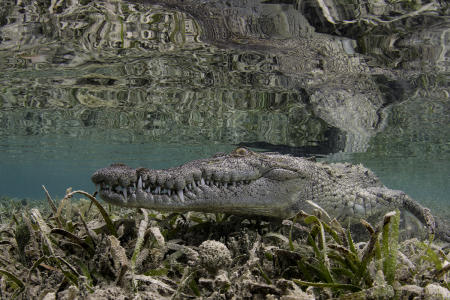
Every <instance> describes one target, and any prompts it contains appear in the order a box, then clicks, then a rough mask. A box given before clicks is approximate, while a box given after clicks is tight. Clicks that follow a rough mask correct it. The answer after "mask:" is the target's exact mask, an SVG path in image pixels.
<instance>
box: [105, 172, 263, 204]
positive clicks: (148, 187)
mask: <svg viewBox="0 0 450 300" xmlns="http://www.w3.org/2000/svg"><path fill="white" fill-rule="evenodd" d="M253 181H255V179H253V180H240V181H232V182H224V181H218V180H211V179H205V178H203V177H202V178H200V180H194V181H192V182H191V183H188V184H186V186H185V187H184V188H183V189H173V188H172V189H171V188H167V187H165V186H164V185H158V184H152V183H150V182H145V181H143V180H142V177H139V178H138V181H137V183H136V182H132V183H131V184H130V185H128V186H122V185H120V184H115V185H111V184H108V183H106V182H101V183H99V184H97V186H100V194H106V195H108V196H111V194H117V195H120V196H121V197H122V201H124V202H128V201H129V200H135V199H136V194H139V192H141V193H142V192H145V193H146V195H147V197H155V198H156V197H158V196H159V197H162V196H168V197H171V198H172V199H173V200H179V201H181V202H184V201H185V195H189V196H191V197H192V196H193V195H194V197H195V194H198V191H199V188H202V187H211V188H214V187H215V188H219V189H221V188H223V189H229V190H232V189H233V188H236V187H241V186H243V185H249V184H250V183H252V182H253ZM191 197H190V198H191ZM176 198H178V199H176Z"/></svg>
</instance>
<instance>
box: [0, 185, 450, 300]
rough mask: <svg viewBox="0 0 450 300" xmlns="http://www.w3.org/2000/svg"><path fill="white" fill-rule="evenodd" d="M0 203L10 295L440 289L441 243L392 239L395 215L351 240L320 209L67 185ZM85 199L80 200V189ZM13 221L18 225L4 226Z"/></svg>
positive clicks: (384, 294)
mask: <svg viewBox="0 0 450 300" xmlns="http://www.w3.org/2000/svg"><path fill="white" fill-rule="evenodd" d="M44 190H45V194H46V197H47V202H48V205H47V208H46V209H43V208H39V209H37V208H32V207H28V206H23V205H20V206H19V207H16V206H14V205H10V206H9V207H11V210H10V211H5V210H4V211H2V212H1V217H2V220H3V224H2V225H1V229H0V251H1V255H0V277H1V281H0V293H1V295H2V297H3V298H11V299H20V298H22V299H34V298H40V299H42V298H44V297H45V299H56V298H58V299H99V298H100V299H102V298H108V297H112V295H115V296H114V297H117V295H122V296H124V297H129V298H133V297H141V298H158V299H194V298H198V297H206V298H213V299H216V298H220V299H228V298H232V297H233V296H235V297H238V298H251V297H258V295H259V297H269V295H270V297H272V298H271V299H328V298H337V299H375V298H377V299H391V298H403V297H427V296H429V295H441V296H442V297H446V296H447V295H448V293H449V290H448V288H449V286H448V270H449V265H450V264H449V261H448V260H449V259H448V256H449V254H448V248H447V249H443V248H441V247H439V246H438V244H437V243H436V241H433V240H432V239H430V240H428V241H419V240H418V239H409V240H405V241H400V240H399V235H400V227H399V223H400V212H399V211H393V212H390V213H388V214H386V215H385V216H384V218H383V219H382V220H381V221H380V223H379V224H377V225H376V226H372V225H371V224H369V223H367V222H366V221H364V220H361V223H362V225H363V226H364V228H365V230H366V231H367V232H368V236H369V238H368V240H365V241H364V240H358V239H357V238H355V237H354V236H353V234H352V232H351V230H350V227H347V228H345V227H344V226H342V225H341V224H340V223H339V222H338V221H337V220H335V219H330V218H329V217H328V215H327V213H326V212H325V211H323V210H320V208H319V207H318V210H317V213H315V214H314V215H309V214H306V213H304V212H299V213H298V214H297V216H296V217H294V218H292V219H289V220H284V221H283V222H282V223H279V222H273V221H267V220H264V219H249V218H245V217H237V216H230V215H223V214H203V213H193V212H189V213H186V214H178V213H161V212H156V211H151V210H146V209H129V208H118V207H112V206H109V205H108V206H103V204H102V203H101V202H99V201H97V199H96V198H95V195H91V194H89V193H87V192H84V191H72V190H71V189H68V190H67V192H66V196H65V197H64V198H63V199H61V200H60V201H54V200H53V199H52V197H51V196H50V194H49V193H48V191H47V190H46V189H45V188H44ZM77 195H78V196H81V197H79V199H76V198H75V197H76V196H77ZM11 225H14V226H11Z"/></svg>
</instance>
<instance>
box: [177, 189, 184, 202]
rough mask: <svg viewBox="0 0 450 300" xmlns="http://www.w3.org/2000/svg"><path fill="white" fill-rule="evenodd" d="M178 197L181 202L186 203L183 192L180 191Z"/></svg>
mask: <svg viewBox="0 0 450 300" xmlns="http://www.w3.org/2000/svg"><path fill="white" fill-rule="evenodd" d="M177 193H178V197H179V198H180V200H181V202H184V194H183V190H178V191H177Z"/></svg>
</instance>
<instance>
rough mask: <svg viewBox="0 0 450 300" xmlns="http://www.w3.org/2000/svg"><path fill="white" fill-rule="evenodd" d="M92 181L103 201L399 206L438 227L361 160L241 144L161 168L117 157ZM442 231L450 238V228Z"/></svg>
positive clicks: (368, 211) (222, 206) (276, 211)
mask: <svg viewBox="0 0 450 300" xmlns="http://www.w3.org/2000/svg"><path fill="white" fill-rule="evenodd" d="M92 181H93V182H94V183H95V184H96V186H97V188H98V192H99V195H100V197H101V198H102V199H103V200H105V201H106V202H108V203H111V204H115V205H119V206H125V207H137V208H150V209H155V210H160V211H174V212H186V211H199V212H220V213H228V214H240V215H259V216H268V217H275V218H289V217H292V216H294V215H296V214H297V213H298V212H299V211H301V210H303V211H306V212H308V211H312V210H314V208H316V209H317V208H319V207H320V208H321V210H322V209H323V210H322V211H325V212H329V213H330V214H331V215H332V216H334V217H336V218H338V219H343V218H351V219H357V220H359V218H363V217H366V218H368V217H370V216H379V215H381V214H384V213H386V212H388V211H389V210H392V209H395V208H399V209H402V210H406V211H409V212H410V213H412V214H413V215H414V216H415V217H417V218H418V219H419V220H420V221H421V223H422V224H423V225H425V226H426V227H427V229H428V232H429V233H434V232H435V230H436V223H435V218H434V217H433V215H432V214H431V212H430V210H429V209H428V208H425V207H423V206H422V205H420V204H419V203H417V202H416V201H415V200H413V199H412V198H410V197H409V196H408V195H407V194H405V193H404V192H402V191H398V190H392V189H389V188H387V187H385V186H384V185H383V184H382V183H381V181H380V180H379V179H378V178H377V177H376V176H375V174H374V173H373V172H372V171H370V170H369V169H367V168H365V167H363V166H362V165H352V164H350V163H325V162H316V161H314V160H311V159H305V158H299V157H293V156H289V155H282V154H279V153H258V152H254V151H251V150H249V149H247V148H244V147H239V148H237V149H235V150H234V151H232V152H231V153H229V154H225V153H219V154H216V155H214V156H213V157H211V158H206V159H199V160H194V161H191V162H187V163H185V164H183V165H181V166H178V167H175V168H169V169H164V170H151V169H147V168H136V169H133V168H131V167H129V166H127V165H124V164H113V165H111V166H110V167H106V168H102V169H99V170H97V171H96V172H95V173H94V174H93V175H92ZM443 236H444V237H446V238H445V239H446V240H448V237H449V235H448V233H447V232H444V234H443Z"/></svg>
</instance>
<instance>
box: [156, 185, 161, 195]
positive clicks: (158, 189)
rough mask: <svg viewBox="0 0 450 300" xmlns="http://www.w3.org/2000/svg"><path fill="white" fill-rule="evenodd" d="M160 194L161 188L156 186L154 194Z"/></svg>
mask: <svg viewBox="0 0 450 300" xmlns="http://www.w3.org/2000/svg"><path fill="white" fill-rule="evenodd" d="M160 193H161V187H159V186H157V187H156V188H155V194H160Z"/></svg>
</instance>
